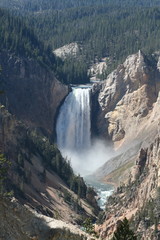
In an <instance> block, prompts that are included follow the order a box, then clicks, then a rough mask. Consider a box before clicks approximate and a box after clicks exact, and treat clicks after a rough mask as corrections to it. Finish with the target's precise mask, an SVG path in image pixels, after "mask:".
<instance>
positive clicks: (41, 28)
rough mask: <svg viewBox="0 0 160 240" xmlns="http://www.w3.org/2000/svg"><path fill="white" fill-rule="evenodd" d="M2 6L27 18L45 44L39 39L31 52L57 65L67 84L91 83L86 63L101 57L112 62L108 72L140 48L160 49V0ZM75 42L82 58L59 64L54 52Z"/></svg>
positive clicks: (66, 0) (11, 1)
mask: <svg viewBox="0 0 160 240" xmlns="http://www.w3.org/2000/svg"><path fill="white" fill-rule="evenodd" d="M0 6H3V7H8V8H10V9H12V10H14V14H15V13H16V14H20V15H23V16H24V18H23V21H25V23H26V24H27V25H28V26H29V28H30V26H31V27H32V29H31V31H32V32H33V31H34V34H35V35H36V37H37V41H39V42H41V44H40V47H39V49H37V48H36V46H37V45H38V44H37V43H38V42H36V44H35V45H36V46H34V45H33V47H35V49H36V50H35V49H34V50H32V51H31V52H32V54H34V55H36V54H37V56H38V57H37V56H36V57H37V58H38V60H40V61H42V62H46V64H47V65H52V67H53V65H54V66H55V68H54V70H55V72H56V73H57V76H58V77H59V79H61V81H63V82H65V83H82V82H83V83H85V82H88V81H89V78H88V76H87V69H88V67H89V66H90V64H91V63H93V62H94V61H97V60H100V59H101V58H102V57H109V58H110V60H111V61H109V67H108V70H107V72H106V74H108V73H109V72H110V71H111V70H113V69H114V68H115V67H116V65H117V64H119V63H121V62H122V61H123V60H124V59H125V58H126V57H127V56H128V55H129V54H133V53H135V52H137V51H138V50H139V49H141V50H142V51H144V52H145V53H147V54H151V53H153V52H155V51H158V50H159V49H160V41H159V39H160V2H159V1H158V0H153V1H151V0H146V1H144V0H140V1H138V0H133V1H131V0H121V1H120V0H115V1H111V0H97V1H95V0H87V1H84V0H82V1H79V0H62V1H57V0H54V1H51V0H45V1H44V0H41V1H39V0H34V1H31V0H27V1H22V0H19V1H14V0H7V1H3V0H2V1H1V3H0ZM24 19H25V20H24ZM9 31H10V30H9ZM12 35H13V34H12ZM27 35H28V33H27ZM31 38H32V39H34V37H33V35H32V36H31ZM34 41H35V40H34ZM71 42H77V43H78V44H80V46H81V49H82V50H81V53H80V56H79V57H78V58H77V59H71V58H70V59H66V60H65V62H63V63H62V62H61V60H58V63H57V62H56V63H55V58H54V57H53V54H51V50H54V49H56V48H59V47H61V46H63V45H65V44H68V43H71ZM49 46H50V47H49ZM31 49H32V47H31ZM18 51H20V48H18ZM26 51H28V48H27V50H26ZM43 52H44V54H42V53H43ZM52 61H53V62H54V64H52ZM50 63H51V64H50Z"/></svg>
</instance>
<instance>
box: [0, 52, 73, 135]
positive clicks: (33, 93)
mask: <svg viewBox="0 0 160 240" xmlns="http://www.w3.org/2000/svg"><path fill="white" fill-rule="evenodd" d="M0 66H1V68H2V71H1V79H2V83H1V88H3V90H4V94H2V95H1V96H0V102H1V103H3V104H4V105H5V106H6V107H7V109H8V110H9V111H10V112H11V113H12V114H14V115H16V117H17V118H18V119H20V120H22V121H24V122H25V123H26V124H27V125H28V126H33V127H37V128H41V129H42V130H43V131H44V132H46V133H47V134H50V135H51V134H52V133H53V132H54V125H55V118H56V113H57V109H58V108H59V106H60V104H61V102H62V101H63V99H64V98H65V97H66V95H67V94H68V92H69V90H68V87H67V86H65V85H63V84H62V83H61V82H59V81H58V80H57V79H56V77H55V75H54V73H53V72H51V71H50V70H48V69H47V67H46V66H42V64H40V63H38V62H37V61H35V60H33V59H30V58H22V57H17V56H15V55H13V54H10V53H8V52H5V51H4V52H0Z"/></svg>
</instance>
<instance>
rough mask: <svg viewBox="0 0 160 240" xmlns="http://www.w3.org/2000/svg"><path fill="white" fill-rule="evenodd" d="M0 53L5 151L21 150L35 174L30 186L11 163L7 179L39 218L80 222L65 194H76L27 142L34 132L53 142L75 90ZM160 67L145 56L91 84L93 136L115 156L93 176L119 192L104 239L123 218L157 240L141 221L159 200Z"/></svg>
mask: <svg viewBox="0 0 160 240" xmlns="http://www.w3.org/2000/svg"><path fill="white" fill-rule="evenodd" d="M1 54H3V62H1V63H0V64H1V65H2V69H4V70H3V71H2V77H3V79H4V92H5V94H4V95H3V96H1V102H2V103H3V104H4V105H6V107H4V106H3V105H1V126H2V127H1V129H0V131H1V140H0V148H1V149H2V150H3V151H5V152H6V153H7V155H8V156H9V158H10V159H18V158H17V156H18V154H17V153H19V150H18V149H19V148H22V150H21V152H22V153H23V155H25V158H26V159H25V175H26V176H29V175H30V181H31V183H27V182H24V181H22V179H21V176H20V175H17V174H15V173H14V171H13V168H14V167H15V166H17V162H16V163H13V167H12V171H11V172H10V176H9V177H10V179H12V180H13V182H14V183H15V185H16V186H18V188H19V189H21V190H25V191H24V192H26V193H27V195H28V199H27V201H26V200H25V204H27V203H26V202H28V205H29V206H30V207H31V208H34V209H35V208H36V209H37V210H38V211H39V212H40V213H41V214H44V215H48V216H49V217H54V218H57V216H59V217H60V218H61V219H63V220H64V221H68V222H70V223H72V224H73V223H74V224H75V222H76V219H77V218H79V216H78V215H79V214H77V213H75V211H74V210H71V209H70V207H69V206H68V205H67V204H66V203H65V201H64V198H61V196H60V195H64V193H65V190H66V189H67V191H69V192H70V193H71V195H72V196H73V198H75V199H76V195H75V193H73V192H72V191H70V190H68V188H67V186H66V184H65V183H64V182H63V180H62V179H60V178H59V176H57V175H56V174H55V173H54V172H51V171H49V170H48V169H46V168H44V166H43V164H42V161H43V160H42V157H41V156H40V155H39V154H38V153H37V152H36V154H35V152H34V151H35V150H34V151H33V152H30V149H28V148H26V147H24V146H25V144H24V143H23V142H25V141H24V139H27V136H28V133H29V132H30V130H32V131H33V132H34V134H35V132H36V131H38V133H39V132H40V133H41V134H42V139H44V142H45V141H47V140H46V139H47V137H48V136H49V137H50V138H52V137H53V136H54V137H53V138H54V139H55V124H56V118H57V116H58V113H59V109H60V106H61V105H63V102H64V99H65V97H66V96H67V95H68V93H69V91H70V89H69V87H68V86H66V85H63V84H62V83H60V82H59V81H58V80H57V79H56V78H55V76H54V74H53V73H52V72H50V71H48V70H46V69H45V68H43V67H41V66H39V65H38V64H37V63H35V62H34V61H33V60H30V59H28V60H24V59H20V58H18V57H15V56H11V55H9V54H6V53H1ZM0 59H2V58H0ZM159 62H160V61H153V60H152V59H148V58H147V57H146V56H145V55H144V54H143V53H142V52H141V51H139V52H138V53H136V54H133V55H130V56H128V57H127V59H126V60H125V62H124V63H123V64H120V65H119V66H118V67H117V69H115V70H114V71H113V72H112V73H111V74H110V75H109V76H108V77H107V79H105V80H104V81H100V82H98V83H95V84H94V85H93V86H92V93H91V130H92V131H91V134H92V137H95V136H96V137H97V138H101V139H103V141H104V142H106V145H107V144H108V143H110V145H111V147H112V149H114V151H115V153H116V156H114V157H112V158H111V159H110V160H108V161H107V162H106V163H105V164H104V165H103V166H102V167H100V168H99V169H98V170H97V171H96V172H95V175H94V176H96V178H98V179H100V181H104V182H106V183H112V184H113V185H115V186H116V190H115V192H114V194H113V195H112V196H111V197H110V198H109V199H108V202H107V205H106V210H105V212H104V217H103V223H102V224H101V225H96V231H97V233H98V234H99V236H100V238H101V239H110V238H111V236H112V234H113V232H114V230H115V229H116V222H118V220H120V219H123V218H124V217H127V218H128V219H131V218H132V219H135V221H137V225H136V226H135V228H134V229H136V231H137V233H139V234H140V236H141V237H142V239H156V238H154V237H156V236H153V232H154V230H153V228H154V225H155V224H154V223H152V222H151V224H150V226H149V228H147V230H146V228H145V221H143V220H139V221H138V220H136V219H138V216H139V215H140V212H141V211H142V209H143V210H144V209H145V207H146V206H147V203H148V202H150V201H156V199H157V196H158V195H157V194H158V192H157V191H158V188H159V186H160V185H159V184H160V180H159V177H160V173H159V167H160V166H159V159H160V151H159V142H160V141H159V133H160V115H159V113H160V95H159V91H160V71H159ZM6 108H7V109H6ZM16 118H17V119H18V120H20V121H18V120H17V119H16ZM35 129H36V131H35ZM106 158H107V156H106ZM97 161H98V159H97ZM44 169H45V171H46V182H45V183H43V181H41V178H40V177H39V176H41V177H42V175H43V171H44ZM29 170H30V174H29ZM27 174H28V175H27ZM32 176H34V179H33V178H32ZM22 183H23V184H22ZM37 191H38V192H39V194H37ZM52 201H53V202H52ZM80 201H81V205H82V207H83V209H85V212H86V213H85V214H86V215H88V216H93V217H95V213H94V209H93V207H92V208H91V206H89V205H86V203H85V202H84V201H83V199H82V200H80ZM20 202H21V204H22V203H24V200H22V199H21V198H20ZM58 202H61V206H60V205H59V204H58ZM40 206H43V208H41V207H40ZM62 206H63V207H62ZM39 207H40V208H39ZM55 209H56V211H55ZM64 209H65V211H64ZM59 217H58V218H59ZM74 219H75V220H74ZM157 226H158V224H157V225H156V227H157ZM157 233H158V230H157ZM6 239H7V238H6ZM38 239H41V238H38ZM46 239H47V238H46ZM48 239H49V238H48ZM66 239H67V238H66ZM70 239H71V238H70ZM77 239H78V238H77Z"/></svg>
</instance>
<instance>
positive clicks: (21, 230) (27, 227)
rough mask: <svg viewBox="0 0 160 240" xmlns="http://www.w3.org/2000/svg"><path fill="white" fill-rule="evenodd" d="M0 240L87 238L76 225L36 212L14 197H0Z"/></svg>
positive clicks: (80, 239) (77, 239)
mask: <svg viewBox="0 0 160 240" xmlns="http://www.w3.org/2000/svg"><path fill="white" fill-rule="evenodd" d="M0 212H1V214H0V239H1V240H10V239H12V240H22V239H23V240H60V239H62V238H63V239H65V240H83V239H84V240H89V239H90V237H89V236H88V235H87V234H85V233H84V232H83V231H81V230H80V229H79V228H78V227H76V226H74V225H72V224H69V223H68V224H67V223H65V222H62V221H60V220H55V219H53V218H49V217H46V216H43V215H41V214H38V213H37V212H36V211H33V210H32V209H30V208H29V207H26V206H23V205H21V204H20V203H19V202H18V201H17V200H16V199H15V198H12V199H7V198H0Z"/></svg>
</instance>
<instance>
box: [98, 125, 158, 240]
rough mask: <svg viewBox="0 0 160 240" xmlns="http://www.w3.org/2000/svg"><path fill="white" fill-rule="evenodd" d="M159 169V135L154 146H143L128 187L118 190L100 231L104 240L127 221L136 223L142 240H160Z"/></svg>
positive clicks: (109, 203) (135, 225)
mask: <svg viewBox="0 0 160 240" xmlns="http://www.w3.org/2000/svg"><path fill="white" fill-rule="evenodd" d="M158 129H159V130H160V128H158ZM144 149H145V150H144ZM159 169H160V135H159V133H157V135H156V137H155V139H154V140H153V142H152V143H150V144H148V145H147V143H143V146H142V148H141V150H140V152H139V154H138V155H137V158H135V162H134V167H133V169H132V171H131V172H130V178H129V180H128V183H126V184H123V185H121V186H120V187H118V188H117V190H116V191H115V193H114V194H113V195H112V196H111V197H110V198H109V200H108V202H107V206H106V219H105V221H104V224H103V225H101V226H100V227H97V231H99V232H100V235H101V236H102V239H110V238H111V236H112V234H113V231H114V230H115V227H116V222H117V221H119V220H122V219H124V217H127V218H128V219H132V223H133V222H134V230H135V232H136V234H137V235H138V236H139V237H140V238H139V239H145V240H146V239H152V240H153V239H159V237H158V236H160V232H159V221H160V215H159V214H160V209H159V196H160V192H159V187H160V171H159ZM137 173H138V174H137Z"/></svg>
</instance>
